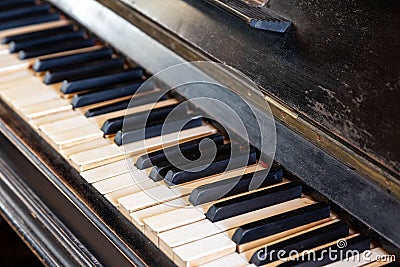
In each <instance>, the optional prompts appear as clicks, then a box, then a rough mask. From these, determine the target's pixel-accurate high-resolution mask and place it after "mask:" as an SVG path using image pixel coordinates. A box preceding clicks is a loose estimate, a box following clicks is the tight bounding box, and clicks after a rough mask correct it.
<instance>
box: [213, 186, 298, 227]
mask: <svg viewBox="0 0 400 267" xmlns="http://www.w3.org/2000/svg"><path fill="white" fill-rule="evenodd" d="M299 197H301V184H299V183H287V184H283V185H279V186H274V187H272V188H267V189H263V190H261V191H256V192H253V193H249V194H246V195H243V196H239V197H235V198H231V199H228V200H225V201H221V202H217V203H215V204H214V205H212V206H211V207H210V208H209V209H208V211H207V213H206V217H207V219H209V220H210V221H212V222H217V221H221V220H224V219H227V218H230V217H234V216H238V215H240V214H244V213H247V212H251V211H254V210H258V209H263V208H266V207H269V206H273V205H276V204H279V203H283V202H286V201H289V200H292V199H295V198H299Z"/></svg>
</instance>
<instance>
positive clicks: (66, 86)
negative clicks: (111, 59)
mask: <svg viewBox="0 0 400 267" xmlns="http://www.w3.org/2000/svg"><path fill="white" fill-rule="evenodd" d="M142 76H143V69H142V68H137V69H129V70H126V71H122V72H117V73H112V74H106V75H102V76H98V77H93V78H87V79H83V80H78V81H64V82H63V84H62V85H61V92H63V93H64V94H71V93H78V92H81V91H84V90H87V89H91V88H96V87H101V86H110V85H115V84H119V83H125V82H130V81H135V80H138V79H140V78H142Z"/></svg>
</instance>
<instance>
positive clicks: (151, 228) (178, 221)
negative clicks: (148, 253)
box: [143, 206, 206, 247]
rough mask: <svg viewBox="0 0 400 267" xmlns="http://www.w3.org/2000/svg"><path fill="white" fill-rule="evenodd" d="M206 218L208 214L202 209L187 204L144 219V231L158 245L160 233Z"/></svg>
mask: <svg viewBox="0 0 400 267" xmlns="http://www.w3.org/2000/svg"><path fill="white" fill-rule="evenodd" d="M205 218H206V216H205V215H204V213H203V212H202V211H201V210H198V209H197V208H196V207H193V206H186V207H183V208H181V209H177V210H173V211H170V212H166V213H163V214H160V215H157V216H153V217H150V218H146V219H144V220H143V222H144V225H145V226H144V233H145V235H146V236H147V237H148V238H149V239H150V240H151V241H152V242H153V243H154V244H155V245H156V246H157V247H158V246H159V243H158V235H159V233H161V232H164V231H167V230H170V229H174V228H177V227H180V226H183V225H187V224H192V223H194V222H197V221H200V220H203V219H205Z"/></svg>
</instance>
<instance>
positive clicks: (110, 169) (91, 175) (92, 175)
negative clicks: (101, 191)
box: [80, 159, 134, 183]
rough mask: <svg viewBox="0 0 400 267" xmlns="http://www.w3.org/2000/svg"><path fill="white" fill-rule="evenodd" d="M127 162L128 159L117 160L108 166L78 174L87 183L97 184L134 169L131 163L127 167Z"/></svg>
mask: <svg viewBox="0 0 400 267" xmlns="http://www.w3.org/2000/svg"><path fill="white" fill-rule="evenodd" d="M127 160H128V159H123V160H118V161H116V162H113V163H110V164H105V165H103V166H100V167H97V168H94V169H90V170H87V171H83V172H81V173H80V174H81V176H82V177H83V178H84V179H85V180H86V181H87V182H88V183H95V182H99V181H101V180H105V179H107V178H111V177H114V176H117V175H120V174H123V173H127V172H129V171H130V170H131V169H134V168H133V164H132V163H130V165H129V166H128V162H127Z"/></svg>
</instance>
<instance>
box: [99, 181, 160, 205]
mask: <svg viewBox="0 0 400 267" xmlns="http://www.w3.org/2000/svg"><path fill="white" fill-rule="evenodd" d="M157 186H159V184H158V183H155V182H154V181H152V180H147V181H144V182H141V183H139V184H133V185H130V186H127V187H124V188H122V189H118V190H116V191H113V192H110V193H107V194H105V195H104V197H105V198H106V199H107V200H108V201H110V202H111V204H113V205H114V206H115V207H118V199H119V198H121V197H124V196H127V195H132V194H135V193H138V192H140V191H142V190H147V189H150V188H153V187H157Z"/></svg>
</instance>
